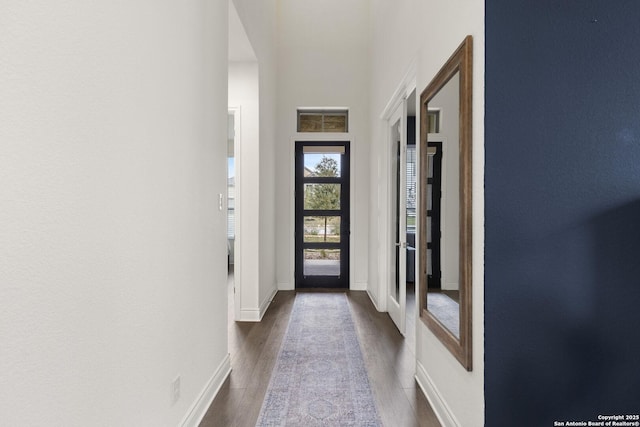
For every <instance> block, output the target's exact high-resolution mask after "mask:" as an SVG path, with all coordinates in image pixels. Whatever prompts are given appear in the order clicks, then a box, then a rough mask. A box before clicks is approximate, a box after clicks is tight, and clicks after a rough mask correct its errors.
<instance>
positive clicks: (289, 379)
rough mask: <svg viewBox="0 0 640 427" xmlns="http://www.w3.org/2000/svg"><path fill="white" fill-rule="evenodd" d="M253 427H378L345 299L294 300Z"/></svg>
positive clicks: (317, 296) (333, 296)
mask: <svg viewBox="0 0 640 427" xmlns="http://www.w3.org/2000/svg"><path fill="white" fill-rule="evenodd" d="M256 425H257V426H260V427H263V426H264V427H266V426H295V427H298V426H305V427H306V426H367V427H374V426H381V425H382V424H381V422H380V419H379V417H378V412H377V410H376V406H375V403H374V399H373V394H372V392H371V388H370V387H369V378H368V377H367V371H366V369H365V366H364V360H363V358H362V353H361V351H360V344H359V343H358V338H357V335H356V330H355V326H354V324H353V320H352V319H351V313H350V311H349V305H348V302H347V297H346V295H345V294H343V293H298V294H297V295H296V300H295V302H294V305H293V310H292V313H291V319H290V320H289V326H288V329H287V333H286V335H285V337H284V341H283V343H282V348H281V349H280V355H279V356H278V360H277V361H276V365H275V367H274V371H273V373H272V375H271V381H270V383H269V388H268V389H267V394H266V396H265V400H264V403H263V404H262V409H261V410H260V416H259V417H258V423H257V424H256Z"/></svg>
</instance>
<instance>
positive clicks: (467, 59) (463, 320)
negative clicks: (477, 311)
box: [418, 36, 473, 371]
mask: <svg viewBox="0 0 640 427" xmlns="http://www.w3.org/2000/svg"><path fill="white" fill-rule="evenodd" d="M472 55H473V39H472V37H471V36H467V37H466V38H465V40H464V41H463V42H462V44H461V45H460V46H459V47H458V49H457V50H456V51H455V52H454V53H453V55H452V56H451V57H450V58H449V60H448V61H447V62H446V63H445V64H444V66H443V67H442V68H441V69H440V71H439V72H438V74H436V76H435V77H434V79H433V80H432V81H431V83H429V85H428V86H427V87H426V88H425V90H424V91H423V92H422V94H421V95H420V117H421V119H420V122H421V123H420V173H419V177H420V180H421V181H420V182H421V185H420V201H419V206H420V220H419V226H420V235H419V239H420V246H419V247H420V260H419V262H420V269H419V271H420V275H419V278H418V280H419V282H420V283H419V286H420V295H419V297H420V318H421V319H422V321H423V322H424V323H425V324H426V325H427V327H428V328H429V330H431V331H432V332H433V334H434V335H435V336H436V337H438V339H439V340H440V341H441V342H442V343H443V345H444V346H445V347H446V348H447V349H448V350H449V351H450V352H451V353H452V354H453V355H454V356H455V357H456V359H458V361H459V362H460V363H461V364H462V365H463V366H464V367H465V368H466V369H467V371H471V370H472V358H471V344H472V331H471V326H472V325H471V314H472V304H471V298H472V295H471V208H472V206H471V201H472V199H471V139H472V138H471V130H472V123H471V120H472V114H471V113H472V106H471V102H472V79H473V75H472V65H473V64H472V61H473V58H472ZM458 72H459V78H460V90H459V94H460V111H459V114H460V116H459V148H460V170H459V174H460V182H459V184H460V190H459V197H460V207H459V213H460V215H459V221H460V222H459V232H460V242H459V263H458V264H459V266H458V268H459V292H460V293H459V295H460V301H459V311H460V313H459V321H460V332H459V338H458V337H456V336H455V335H454V333H452V332H451V331H450V330H449V329H448V328H447V327H446V326H445V325H444V324H443V323H442V322H441V321H440V320H439V319H438V318H437V317H436V316H435V315H434V314H433V313H432V312H430V311H429V310H428V308H427V298H428V295H427V288H428V287H427V197H428V196H427V185H426V184H425V185H423V183H426V177H427V176H429V175H428V170H427V168H428V165H429V163H428V153H427V144H428V140H427V139H428V118H427V112H428V104H429V101H431V100H432V99H433V98H434V97H435V96H436V94H437V93H438V92H439V91H440V90H441V89H442V88H443V87H444V86H445V85H446V84H447V82H449V81H450V80H451V78H452V77H453V76H454V75H456V73H458ZM443 238H446V237H445V236H443Z"/></svg>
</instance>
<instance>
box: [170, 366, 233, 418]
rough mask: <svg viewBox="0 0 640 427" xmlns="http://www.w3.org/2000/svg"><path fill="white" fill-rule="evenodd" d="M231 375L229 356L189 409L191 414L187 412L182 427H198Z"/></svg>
mask: <svg viewBox="0 0 640 427" xmlns="http://www.w3.org/2000/svg"><path fill="white" fill-rule="evenodd" d="M230 373H231V359H230V358H229V355H228V354H227V355H226V356H225V358H224V359H223V360H222V363H220V365H219V366H218V369H216V371H215V372H214V374H213V376H212V377H211V378H210V379H209V381H208V382H207V385H206V386H205V387H204V390H202V393H200V396H198V399H196V401H195V402H194V403H193V405H191V408H189V412H187V415H186V416H185V417H184V419H183V421H182V423H181V424H180V425H181V426H182V427H198V425H199V424H200V422H201V421H202V418H204V415H205V414H206V413H207V410H208V409H209V406H211V402H213V399H215V397H216V395H217V394H218V392H219V391H220V387H222V384H224V382H225V380H226V379H227V377H228V376H229V374H230Z"/></svg>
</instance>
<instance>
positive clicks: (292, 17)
mask: <svg viewBox="0 0 640 427" xmlns="http://www.w3.org/2000/svg"><path fill="white" fill-rule="evenodd" d="M368 4H369V1H368V0H351V1H348V2H345V1H343V0H323V1H321V2H317V1H299V0H279V2H278V6H279V8H278V138H277V147H276V149H277V151H276V165H277V168H276V169H277V173H276V212H277V215H276V217H277V222H276V231H277V232H276V236H277V237H276V244H277V277H278V286H279V288H280V289H292V288H293V287H294V283H293V266H294V262H293V261H294V252H293V251H294V247H293V234H292V232H293V226H292V224H293V222H294V212H293V191H294V183H293V176H294V175H293V161H294V160H293V142H292V138H294V136H295V134H296V109H297V108H298V107H348V108H349V126H350V134H351V136H352V137H353V138H354V140H353V143H352V145H351V157H352V159H353V161H352V165H353V166H352V169H351V180H352V187H351V188H352V190H353V191H352V194H353V198H352V199H354V204H353V205H352V206H351V217H352V221H351V246H352V248H353V250H352V251H351V253H352V255H353V257H352V258H351V265H350V268H351V275H350V276H351V288H352V289H365V288H366V284H367V280H368V277H367V275H368V250H369V248H368V227H369V225H368V192H369V161H368V152H369V149H370V141H369V127H368V114H369V105H368V102H369V94H368V91H369V70H368V66H369V38H368V35H369V34H368V29H369V14H368Z"/></svg>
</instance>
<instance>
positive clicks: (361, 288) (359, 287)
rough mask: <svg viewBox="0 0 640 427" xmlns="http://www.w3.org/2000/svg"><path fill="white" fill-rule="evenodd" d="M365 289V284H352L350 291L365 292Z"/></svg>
mask: <svg viewBox="0 0 640 427" xmlns="http://www.w3.org/2000/svg"><path fill="white" fill-rule="evenodd" d="M367 288H368V286H367V282H353V285H351V290H352V291H366V290H367Z"/></svg>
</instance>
